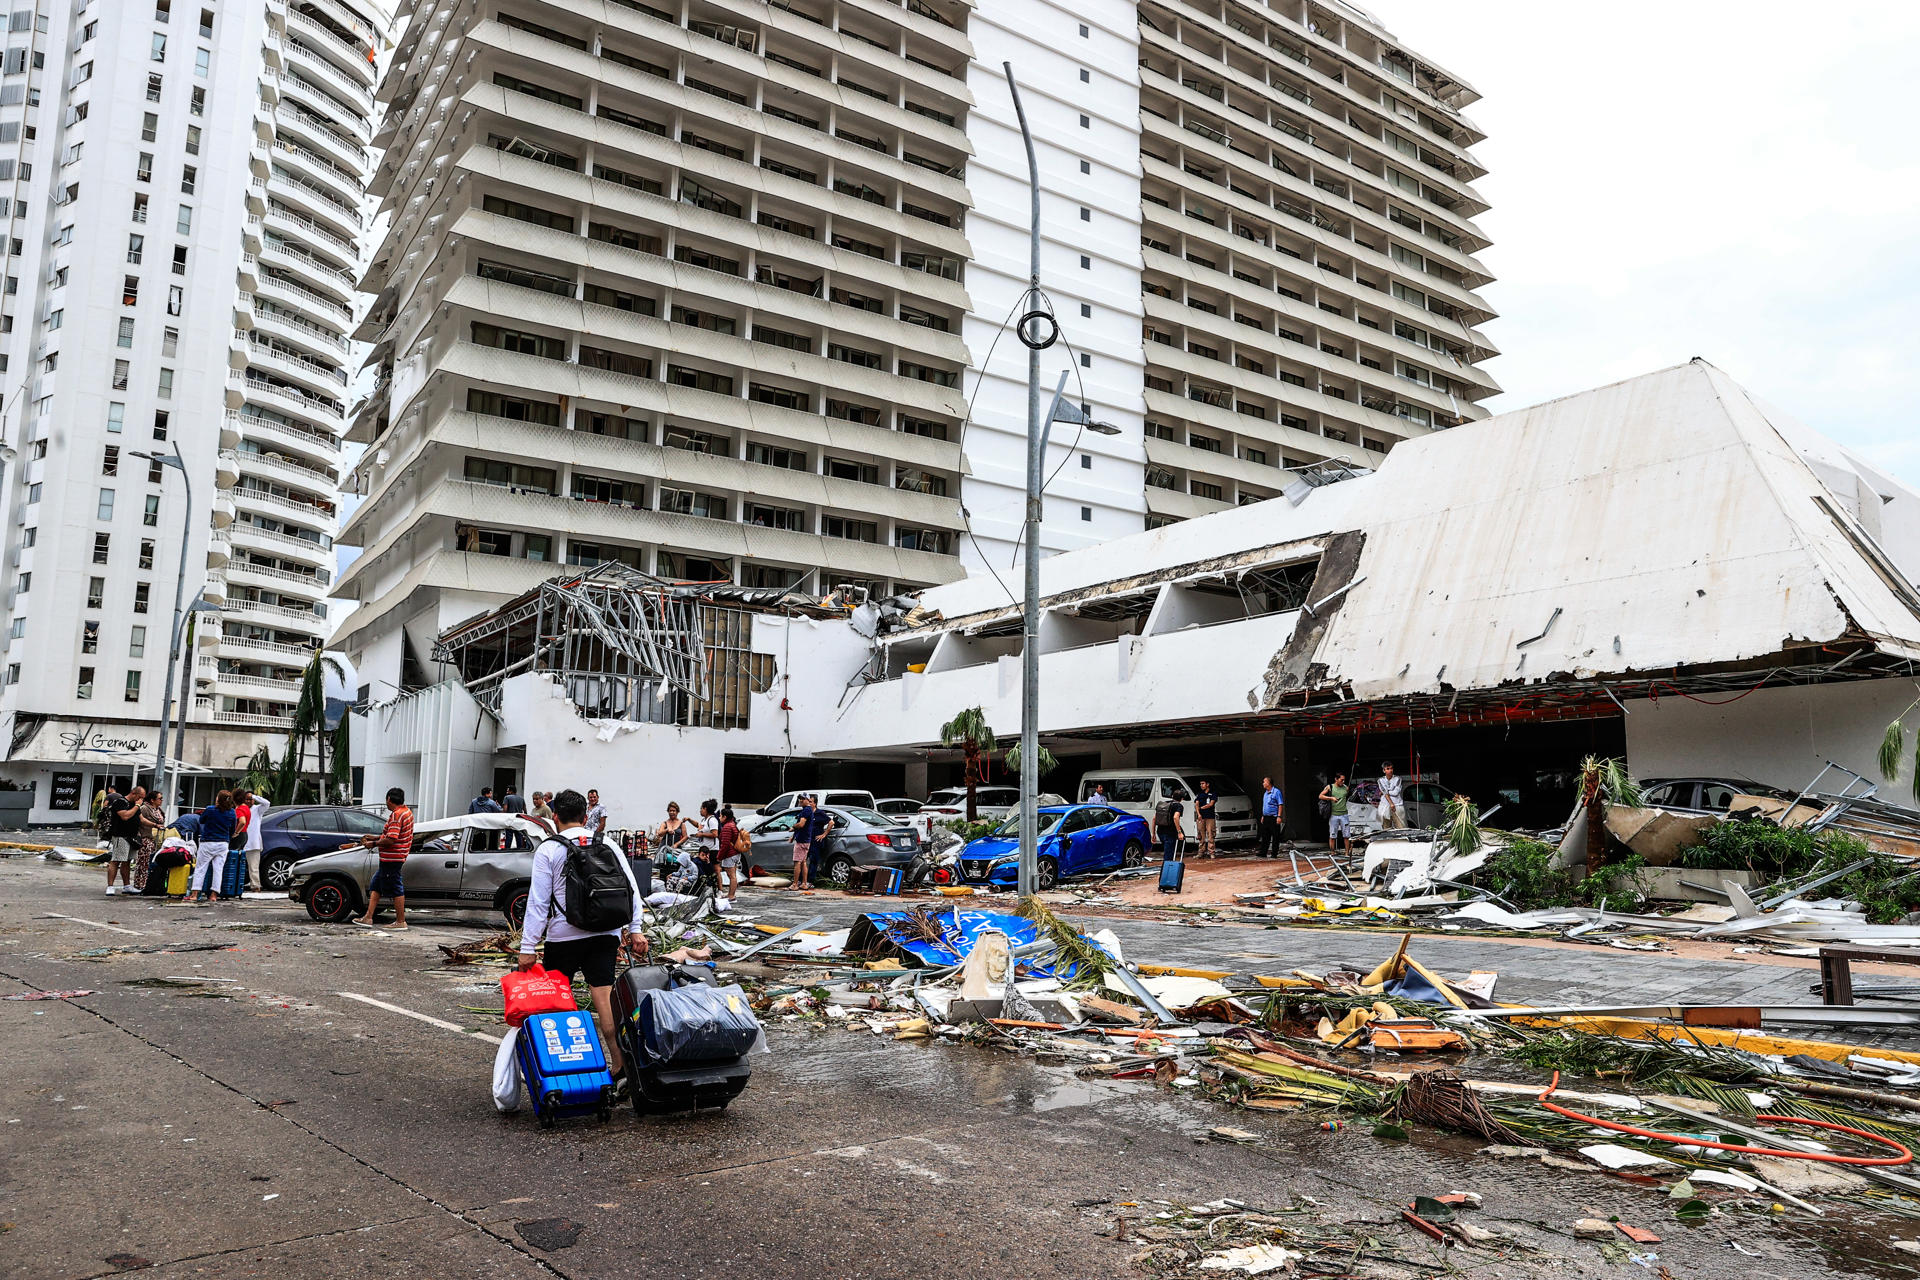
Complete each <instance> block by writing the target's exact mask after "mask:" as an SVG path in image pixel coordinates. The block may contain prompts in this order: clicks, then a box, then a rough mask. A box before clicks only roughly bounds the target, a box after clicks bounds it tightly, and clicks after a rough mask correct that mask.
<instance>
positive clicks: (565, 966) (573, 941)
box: [541, 933, 620, 987]
mask: <svg viewBox="0 0 1920 1280" xmlns="http://www.w3.org/2000/svg"><path fill="white" fill-rule="evenodd" d="M619 959H620V939H619V938H618V937H616V936H615V935H613V934H610V933H603V934H596V935H595V936H594V937H591V938H569V939H567V940H566V941H565V942H555V941H553V940H552V939H548V941H547V950H546V954H545V957H544V958H543V959H542V960H541V964H542V965H544V966H545V967H546V969H547V972H549V973H557V974H560V975H562V976H563V977H565V978H566V979H567V980H568V981H569V982H571V981H572V980H573V975H574V974H576V973H577V974H579V975H580V976H581V977H583V978H585V979H586V980H587V985H588V986H590V987H610V986H612V985H613V972H614V968H615V966H616V964H617V963H618V961H619Z"/></svg>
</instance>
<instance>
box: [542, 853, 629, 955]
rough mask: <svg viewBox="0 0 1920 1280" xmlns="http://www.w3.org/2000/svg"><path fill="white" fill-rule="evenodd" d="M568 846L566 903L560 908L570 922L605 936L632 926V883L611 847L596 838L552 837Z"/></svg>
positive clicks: (565, 873)
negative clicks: (611, 930)
mask: <svg viewBox="0 0 1920 1280" xmlns="http://www.w3.org/2000/svg"><path fill="white" fill-rule="evenodd" d="M551 838H552V839H554V840H557V841H559V842H560V843H561V844H563V845H565V846H566V849H567V861H566V867H565V870H564V872H563V873H562V874H564V875H565V876H566V885H567V900H566V902H565V904H564V905H562V907H561V908H560V910H561V913H562V914H564V915H565V916H566V918H567V923H568V924H570V925H572V926H573V927H574V928H576V929H584V930H586V931H587V932H589V933H603V932H605V931H606V930H608V929H618V928H620V927H621V926H623V925H629V924H632V923H633V882H632V881H630V880H629V879H627V873H626V870H625V869H624V868H622V867H621V865H620V861H619V859H620V855H619V854H618V853H616V852H615V851H614V848H613V846H612V845H610V844H608V843H607V842H606V841H604V840H600V839H597V838H596V837H594V836H582V837H580V838H579V839H578V840H564V839H561V837H559V836H553V837H551Z"/></svg>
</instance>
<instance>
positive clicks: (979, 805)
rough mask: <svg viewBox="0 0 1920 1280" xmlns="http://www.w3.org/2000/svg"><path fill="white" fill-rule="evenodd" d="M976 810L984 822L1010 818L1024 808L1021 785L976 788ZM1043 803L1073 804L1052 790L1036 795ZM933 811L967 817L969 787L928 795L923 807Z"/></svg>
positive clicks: (937, 814) (939, 815) (938, 815)
mask: <svg viewBox="0 0 1920 1280" xmlns="http://www.w3.org/2000/svg"><path fill="white" fill-rule="evenodd" d="M973 800H974V804H973V811H974V813H975V814H976V815H978V817H979V819H980V821H982V822H994V821H998V820H999V819H1001V818H1005V817H1008V816H1009V815H1011V814H1012V813H1013V811H1014V810H1016V809H1018V808H1019V807H1020V788H1019V787H976V788H974V797H973ZM1034 801H1035V803H1036V804H1039V805H1049V804H1072V803H1073V802H1072V801H1071V800H1069V799H1067V798H1066V797H1065V796H1063V795H1060V794H1058V793H1056V792H1052V791H1042V792H1041V793H1040V794H1039V795H1037V796H1035V797H1034ZM923 811H924V812H930V813H932V814H933V815H934V817H935V818H936V819H937V820H938V821H942V822H945V821H948V820H951V819H953V818H965V817H966V816H967V789H966V788H965V787H942V788H941V789H940V790H938V791H936V792H934V793H933V794H932V795H930V796H928V797H927V803H926V805H925V806H924V809H923Z"/></svg>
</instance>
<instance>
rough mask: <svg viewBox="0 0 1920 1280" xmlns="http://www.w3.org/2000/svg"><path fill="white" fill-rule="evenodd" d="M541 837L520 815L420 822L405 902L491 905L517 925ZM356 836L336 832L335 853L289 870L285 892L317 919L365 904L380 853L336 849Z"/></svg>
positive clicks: (350, 912) (342, 915)
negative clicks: (289, 874) (535, 850)
mask: <svg viewBox="0 0 1920 1280" xmlns="http://www.w3.org/2000/svg"><path fill="white" fill-rule="evenodd" d="M272 816H273V815H272V814H271V813H269V814H268V818H269V819H271V818H272ZM378 830H379V828H377V827H376V828H375V831H376V832H377V831H378ZM542 834H543V833H542V831H541V829H540V827H539V826H538V825H537V824H536V823H534V822H533V821H532V820H530V819H528V818H527V817H526V816H524V815H522V814H517V813H463V814H460V815H459V816H458V817H453V818H440V819H438V820H436V821H433V822H422V823H420V824H419V825H417V826H415V827H414V829H413V851H412V852H411V853H409V854H408V855H407V865H406V870H405V871H404V872H403V874H404V876H405V877H406V885H407V906H408V907H409V908H410V909H413V908H420V907H436V906H447V907H456V908H476V907H477V908H491V909H493V910H495V911H498V912H499V913H500V914H501V915H503V916H505V917H506V918H507V923H508V924H509V925H511V926H513V927H514V928H516V929H517V928H519V927H520V922H521V920H523V919H524V918H525V917H526V914H527V889H528V887H529V886H530V885H531V884H532V883H533V850H534V846H535V845H536V844H538V843H539V841H540V838H541V836H542ZM353 838H356V837H354V836H348V835H345V834H342V833H339V832H336V833H334V836H333V844H334V850H333V852H331V853H322V854H319V855H317V856H315V857H311V858H304V859H302V860H300V861H299V862H296V863H294V864H293V867H292V868H291V879H290V882H289V883H288V886H287V896H288V897H290V898H292V899H293V900H294V901H296V902H298V903H300V904H301V905H302V906H304V907H306V909H307V914H308V915H309V916H311V917H313V918H314V919H315V920H320V921H323V922H326V923H330V924H338V923H340V922H342V921H345V920H349V919H351V918H353V917H354V916H356V915H359V914H360V913H361V912H363V911H365V910H366V909H367V886H368V885H370V884H371V883H372V882H373V876H374V872H376V871H378V870H379V868H380V855H379V854H378V853H376V852H375V851H374V850H372V849H364V848H355V849H341V848H339V846H340V845H341V844H343V843H345V842H346V841H347V840H349V839H353ZM262 869H263V871H264V863H263V864H262Z"/></svg>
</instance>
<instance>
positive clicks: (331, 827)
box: [260, 804, 387, 893]
mask: <svg viewBox="0 0 1920 1280" xmlns="http://www.w3.org/2000/svg"><path fill="white" fill-rule="evenodd" d="M386 826H387V818H386V815H385V814H384V813H377V812H375V811H374V810H372V809H360V808H355V807H352V806H349V805H332V804H301V805H275V806H273V807H272V808H270V809H268V810H267V816H266V817H265V818H263V819H261V821H260V849H261V851H260V886H261V888H263V889H271V890H272V891H273V892H275V893H284V892H285V891H286V888H287V886H288V885H290V884H292V883H293V864H294V863H296V862H298V861H300V860H301V859H302V858H311V857H314V856H316V855H318V854H322V853H332V852H333V851H334V850H335V849H338V848H339V847H340V846H341V845H343V844H346V843H348V842H350V841H354V840H358V839H359V838H360V837H361V836H377V835H379V834H380V833H381V832H382V831H384V830H386Z"/></svg>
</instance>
